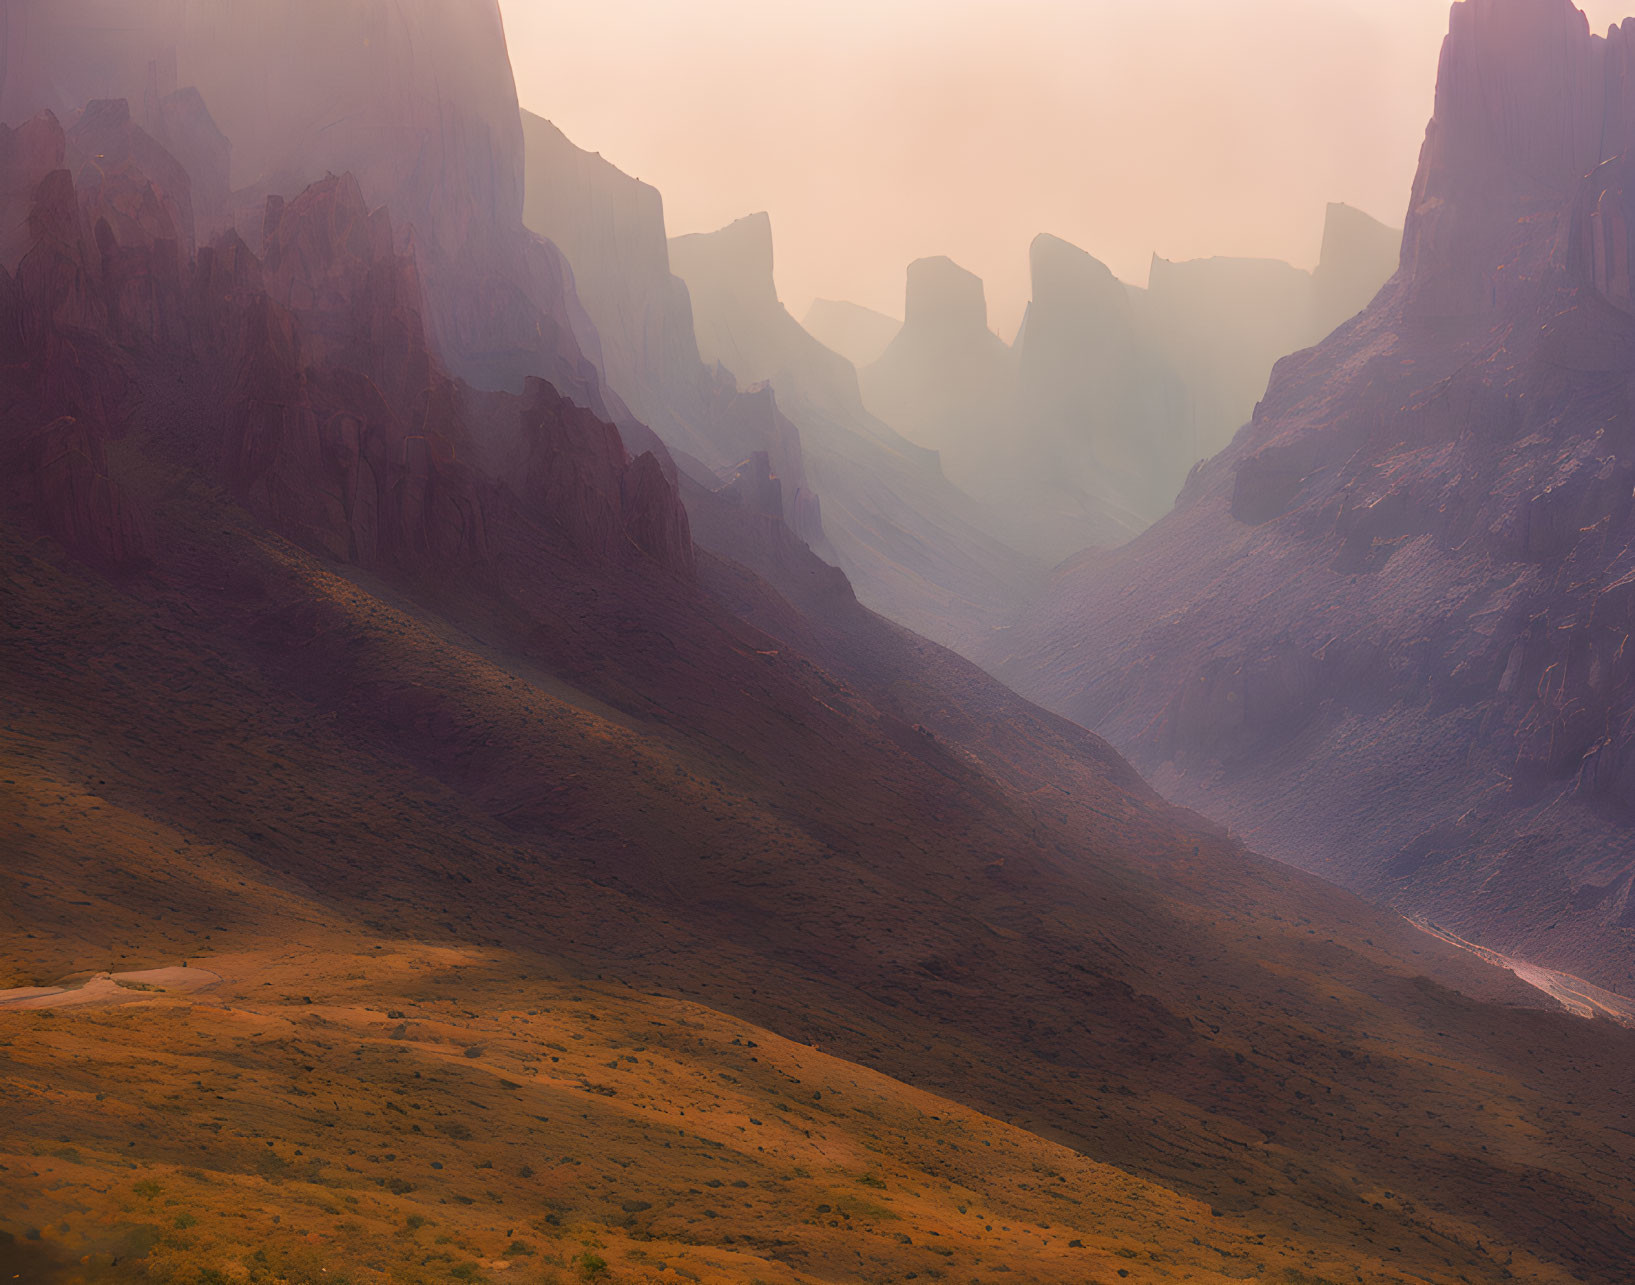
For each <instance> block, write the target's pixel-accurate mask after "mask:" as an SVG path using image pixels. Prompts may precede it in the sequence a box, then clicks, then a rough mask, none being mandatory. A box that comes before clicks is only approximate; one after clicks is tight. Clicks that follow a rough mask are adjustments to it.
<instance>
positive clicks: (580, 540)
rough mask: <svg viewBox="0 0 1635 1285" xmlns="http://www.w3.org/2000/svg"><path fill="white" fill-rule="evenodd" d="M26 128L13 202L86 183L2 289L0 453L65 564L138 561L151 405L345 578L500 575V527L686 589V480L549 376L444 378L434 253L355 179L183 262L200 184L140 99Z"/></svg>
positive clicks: (42, 210)
mask: <svg viewBox="0 0 1635 1285" xmlns="http://www.w3.org/2000/svg"><path fill="white" fill-rule="evenodd" d="M20 134H21V136H23V137H26V138H27V139H28V140H30V146H27V147H19V146H13V147H12V148H11V149H10V151H9V154H8V155H7V156H5V157H0V160H3V161H5V168H4V169H3V170H0V190H5V191H8V192H10V191H16V190H21V189H23V188H25V187H26V185H27V182H28V180H29V179H30V178H32V177H33V175H34V173H35V172H37V171H38V170H39V168H40V167H41V166H40V159H39V158H41V157H45V158H46V159H47V160H48V161H49V160H52V159H55V158H56V157H58V156H59V155H60V156H63V157H64V158H65V159H66V160H67V162H68V163H69V164H73V165H76V166H77V167H78V169H77V171H71V170H69V169H55V170H50V171H48V172H46V173H45V174H44V176H43V177H42V178H40V179H39V181H38V183H37V184H36V188H35V192H34V198H33V208H32V210H31V212H30V214H29V218H28V224H27V226H28V230H29V235H30V238H31V244H30V245H29V247H28V249H27V251H26V252H25V253H24V254H23V256H22V258H21V262H20V264H19V267H18V273H17V276H16V278H15V280H14V279H13V278H12V277H11V276H10V275H9V274H5V275H4V276H0V359H3V360H4V361H5V363H6V366H7V369H8V372H9V373H10V374H11V375H12V376H13V379H12V383H13V384H14V392H15V396H13V397H12V398H11V399H10V400H9V401H8V405H7V406H6V408H5V410H4V420H5V422H4V426H3V432H0V445H3V451H4V456H5V458H6V460H7V461H8V463H9V465H10V471H11V484H12V485H13V486H14V487H16V488H21V491H22V492H24V493H26V497H25V498H27V500H28V501H29V503H30V505H31V506H32V509H33V511H34V512H35V513H36V515H37V518H38V521H39V524H40V526H41V527H42V528H43V529H44V530H45V531H47V532H48V533H50V534H51V535H52V536H53V537H55V538H56V539H57V541H58V542H59V543H60V544H62V545H63V546H64V547H65V548H67V549H68V550H69V551H71V552H73V553H74V554H76V555H77V556H80V557H82V558H84V559H85V560H86V561H89V562H93V563H97V564H100V565H103V566H104V567H106V568H108V569H110V570H116V571H127V570H131V569H133V568H135V567H136V566H138V565H139V564H140V563H141V562H142V560H143V557H144V551H145V549H146V548H147V545H148V542H149V541H148V536H147V532H146V523H145V521H144V519H143V516H142V514H141V513H140V511H139V510H138V508H137V507H136V506H135V505H133V504H132V503H131V502H130V501H129V500H128V499H127V498H126V495H125V493H124V491H123V490H122V489H121V486H120V484H119V482H118V480H117V479H116V477H115V476H113V473H112V470H111V469H110V466H109V459H110V444H111V443H113V442H115V441H116V440H118V439H119V438H121V437H122V436H123V435H124V434H125V432H126V425H127V422H128V418H129V412H130V409H131V407H132V406H133V405H134V404H136V403H139V402H142V401H144V400H145V401H149V402H151V401H152V400H153V399H154V398H161V399H163V401H164V402H165V403H166V404H174V410H175V417H176V420H177V427H176V429H175V432H176V434H177V435H178V436H179V438H180V439H182V440H184V441H186V442H187V447H188V449H191V450H193V451H194V452H196V453H197V454H198V455H199V457H200V458H201V459H202V460H203V461H205V462H206V466H207V467H209V468H211V469H212V470H214V471H215V472H216V474H217V475H218V476H219V477H220V478H221V479H222V481H223V482H225V484H226V485H227V487H228V488H229V489H230V490H231V491H232V493H233V494H234V495H235V496H237V497H238V498H239V499H240V500H241V501H242V502H243V503H244V504H245V506H246V507H248V508H249V509H250V510H251V511H252V512H254V513H255V514H257V515H258V516H260V517H261V518H262V519H263V520H265V521H266V522H268V523H269V524H270V525H271V526H272V527H274V528H275V529H277V530H279V531H281V532H283V533H284V534H286V535H288V536H290V537H291V538H293V539H295V540H297V541H298V542H300V543H301V544H303V545H306V546H307V547H309V548H312V549H316V550H320V551H322V552H323V553H325V554H327V555H329V556H331V557H333V558H336V559H340V560H343V561H347V562H352V563H355V564H357V565H359V566H363V567H367V568H371V569H376V570H383V571H391V572H394V573H398V574H403V575H408V576H424V575H426V574H428V573H429V572H431V571H433V570H434V569H437V568H453V567H460V568H463V569H464V571H465V573H466V574H468V575H470V574H476V575H491V574H494V567H493V565H492V550H491V548H490V540H489V532H490V530H491V529H492V528H494V527H495V526H496V525H505V524H510V525H515V524H516V523H518V522H522V523H526V524H529V525H530V526H532V527H535V528H541V529H548V530H549V531H551V532H554V533H555V535H554V536H553V537H552V538H554V539H557V540H559V541H560V542H562V543H563V544H564V545H565V546H566V547H568V548H570V549H572V550H573V551H574V554H575V556H579V557H582V558H587V559H590V560H591V561H592V562H595V563H607V564H625V563H628V562H630V561H631V560H632V559H650V560H651V561H653V562H654V563H656V564H658V565H659V566H662V567H664V568H665V569H666V570H667V571H669V572H670V573H672V574H676V575H679V576H682V577H687V576H690V575H691V573H692V566H693V550H692V541H691V537H690V535H689V528H688V524H687V518H686V514H685V511H684V510H683V508H682V506H681V502H680V499H679V496H678V494H677V491H676V479H675V474H674V468H673V466H671V465H670V464H669V463H668V461H667V460H661V459H659V458H657V457H656V456H654V455H652V454H650V453H649V454H643V455H641V456H640V457H639V458H637V459H634V460H632V459H631V458H630V456H629V454H628V452H627V451H626V449H625V447H624V444H623V441H622V440H621V438H620V435H619V432H618V430H617V429H616V428H614V427H613V426H612V425H611V424H609V423H607V422H605V421H604V420H602V419H600V418H598V417H597V416H596V415H595V414H594V413H593V412H591V411H589V410H587V409H584V408H583V407H580V406H578V405H576V404H574V403H573V402H572V401H570V400H569V399H567V398H566V397H564V396H563V395H562V394H561V393H560V392H558V391H557V390H556V389H554V388H552V387H551V386H550V385H549V384H547V383H545V382H544V381H542V380H535V381H531V382H530V384H529V385H528V387H527V388H526V390H525V392H524V394H523V395H521V396H512V395H509V394H505V393H478V392H475V391H473V390H471V389H470V388H469V387H467V386H465V385H463V384H461V383H459V382H457V381H456V380H454V379H453V378H451V377H450V376H449V375H447V374H446V373H445V372H444V370H443V367H442V364H441V362H440V360H439V359H438V357H437V356H436V355H435V354H434V352H433V350H432V345H431V342H430V339H429V337H428V335H427V330H426V324H425V315H426V306H425V297H424V292H423V289H422V284H421V276H420V272H419V267H418V264H417V262H416V259H415V256H414V255H413V254H412V253H410V252H405V251H402V250H400V249H399V248H398V244H399V242H398V238H397V236H396V235H395V234H394V228H393V221H392V218H391V216H390V214H389V212H388V211H387V210H385V209H384V208H379V207H376V208H371V207H370V206H369V204H368V202H367V201H366V199H365V196H364V193H363V189H362V186H361V184H360V183H359V182H358V180H357V178H356V177H355V176H354V175H352V174H350V173H345V174H341V175H338V176H331V177H328V178H326V179H324V180H322V181H320V182H319V183H316V184H314V185H313V186H311V187H309V188H308V189H306V190H305V191H304V192H302V193H300V194H299V195H298V196H297V197H296V198H295V199H293V200H291V201H289V202H285V201H284V200H283V199H281V198H279V197H271V198H269V199H268V201H267V203H266V209H265V211H264V214H263V218H262V225H261V228H260V237H259V239H260V242H261V252H260V254H257V253H256V252H254V251H252V250H251V248H250V247H249V246H248V245H247V244H246V243H245V241H244V240H243V238H241V237H240V236H239V235H238V234H237V233H236V232H234V231H227V232H225V233H223V234H222V235H221V236H220V237H218V238H217V239H216V241H215V243H214V244H212V245H210V246H206V247H204V248H202V249H200V250H199V251H198V252H197V254H196V255H192V256H187V255H184V253H183V247H184V246H186V245H187V244H188V240H189V238H190V236H191V233H192V226H193V225H192V222H191V205H190V182H189V178H188V175H187V173H186V171H185V170H184V169H183V168H182V167H181V165H180V163H179V162H178V161H176V160H175V158H173V157H172V156H170V154H169V153H168V152H167V151H165V149H164V148H162V147H161V146H160V145H159V144H158V143H157V142H156V141H155V140H154V139H153V138H152V137H151V136H150V135H148V134H147V133H146V132H145V131H143V130H142V129H141V128H140V127H138V126H137V125H135V124H134V123H133V122H132V120H131V117H130V113H129V110H128V107H127V105H126V104H125V103H123V102H118V101H115V102H97V103H93V104H91V105H90V106H89V107H88V108H86V109H85V110H84V111H82V112H78V113H76V114H75V115H74V117H73V122H72V124H71V126H70V128H69V129H68V131H67V132H66V135H65V134H64V132H63V131H62V130H61V128H60V126H59V125H58V124H57V122H56V121H55V118H53V117H51V116H49V115H45V116H42V117H40V118H38V119H37V120H36V121H34V122H32V123H31V124H30V125H29V126H28V127H26V129H25V130H24V131H20ZM18 137H19V135H12V136H10V138H9V139H8V141H11V142H13V143H15V141H16V139H17V138H18ZM76 173H77V176H78V179H79V182H78V183H76ZM3 272H4V269H3V268H0V273H3ZM178 387H179V388H181V389H184V390H186V389H192V390H193V391H192V392H191V393H190V394H189V393H178V392H175V391H174V389H175V388H178Z"/></svg>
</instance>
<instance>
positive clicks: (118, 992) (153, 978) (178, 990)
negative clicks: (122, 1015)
mask: <svg viewBox="0 0 1635 1285" xmlns="http://www.w3.org/2000/svg"><path fill="white" fill-rule="evenodd" d="M220 981H221V975H220V974H219V973H213V972H211V971H210V970H209V969H208V968H188V967H186V966H183V967H181V968H148V969H143V970H141V971H139V972H134V973H98V974H97V975H96V976H95V977H93V978H91V979H90V980H89V981H87V982H85V983H84V984H82V985H80V986H21V987H18V988H17V989H15V990H8V991H0V1010H4V1009H33V1008H68V1007H72V1006H75V1005H81V1004H133V1003H136V1002H137V1001H139V1000H143V999H146V998H148V997H149V996H151V995H154V994H184V995H190V994H193V993H194V992H196V991H202V990H206V989H208V988H209V987H211V986H214V985H216V984H217V983H218V982H220Z"/></svg>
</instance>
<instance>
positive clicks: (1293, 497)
mask: <svg viewBox="0 0 1635 1285" xmlns="http://www.w3.org/2000/svg"><path fill="white" fill-rule="evenodd" d="M1632 37H1635V25H1631V24H1626V25H1625V26H1624V27H1622V28H1615V29H1613V30H1612V31H1611V32H1610V33H1609V35H1608V36H1607V37H1606V38H1604V39H1603V38H1601V37H1596V36H1592V35H1591V33H1590V31H1589V28H1588V24H1587V23H1586V21H1585V19H1584V16H1583V15H1582V14H1581V13H1579V12H1578V11H1577V10H1576V9H1574V8H1573V7H1572V6H1571V5H1569V4H1567V3H1565V0H1468V2H1467V3H1463V4H1459V5H1456V6H1455V7H1454V10H1453V25H1452V29H1451V31H1450V34H1449V36H1448V40H1447V43H1446V45H1445V47H1444V50H1443V55H1442V65H1441V74H1440V78H1439V84H1438V90H1437V102H1436V114H1435V117H1434V118H1433V120H1432V122H1431V125H1430V128H1429V131H1428V133H1427V135H1426V142H1425V148H1424V152H1423V155H1422V158H1421V164H1420V170H1419V175H1418V178H1417V180H1416V182H1415V186H1414V192H1413V199H1412V206H1411V210H1410V218H1409V222H1408V229H1407V233H1406V237H1405V243H1404V249H1403V258H1402V263H1403V268H1402V272H1401V274H1400V275H1399V276H1398V277H1397V278H1396V279H1394V280H1393V282H1392V283H1391V284H1390V285H1389V286H1388V287H1387V289H1386V290H1385V291H1384V292H1382V293H1381V295H1380V296H1379V298H1378V299H1377V300H1376V301H1375V302H1374V304H1373V305H1372V306H1371V307H1370V308H1369V309H1368V311H1367V312H1366V313H1364V314H1363V315H1362V316H1361V317H1360V318H1358V319H1357V320H1355V321H1353V322H1351V323H1349V324H1347V325H1345V326H1343V327H1342V328H1341V329H1340V330H1339V331H1337V332H1336V333H1335V334H1334V335H1333V336H1332V337H1331V338H1330V339H1329V340H1327V341H1326V342H1325V343H1324V344H1323V345H1322V346H1320V347H1319V348H1317V349H1315V350H1313V351H1310V352H1304V353H1301V354H1298V355H1296V356H1294V357H1291V358H1289V359H1287V360H1286V361H1284V362H1282V363H1280V365H1279V366H1278V368H1277V371H1276V373H1275V375H1274V376H1273V379H1272V382H1271V386H1270V388H1269V390H1268V391H1267V393H1266V395H1265V398H1264V400H1263V401H1262V403H1261V405H1260V408H1259V410H1258V411H1257V413H1256V416H1255V420H1254V423H1253V424H1252V425H1251V426H1250V427H1249V428H1247V429H1246V430H1245V431H1244V432H1243V433H1242V434H1241V435H1240V436H1239V437H1238V438H1237V439H1236V440H1235V441H1234V442H1233V444H1232V446H1231V447H1230V449H1228V450H1227V451H1226V452H1225V453H1223V454H1222V455H1221V456H1219V457H1218V458H1217V459H1215V460H1214V461H1212V462H1211V463H1210V464H1209V465H1208V466H1207V467H1206V468H1205V469H1203V470H1202V471H1201V472H1200V473H1199V474H1198V476H1196V477H1195V478H1194V480H1193V481H1192V482H1191V483H1190V484H1189V485H1188V488H1187V490H1186V492H1185V493H1184V495H1183V497H1182V500H1181V503H1180V505H1179V507H1178V509H1177V512H1176V513H1175V514H1173V515H1172V516H1171V517H1169V518H1167V519H1166V520H1165V521H1163V522H1162V523H1160V524H1159V525H1158V526H1157V527H1155V528H1154V529H1153V530H1151V531H1150V532H1148V533H1147V534H1146V535H1144V536H1143V537H1142V538H1141V539H1139V540H1137V541H1136V542H1135V543H1133V544H1132V545H1131V546H1129V547H1128V548H1127V549H1125V550H1121V551H1120V552H1119V553H1117V554H1116V555H1110V556H1105V557H1096V558H1086V559H1083V560H1081V561H1079V562H1078V563H1076V564H1074V565H1071V566H1069V567H1066V568H1064V569H1063V570H1062V571H1061V573H1060V574H1059V575H1058V576H1057V578H1056V580H1055V583H1054V584H1053V585H1052V587H1051V589H1050V590H1049V591H1047V594H1046V596H1045V597H1043V598H1042V599H1041V602H1040V604H1039V605H1038V607H1037V608H1036V609H1035V610H1034V611H1032V612H1031V613H1029V614H1028V615H1027V617H1026V618H1025V620H1024V622H1023V623H1022V625H1021V626H1019V628H1018V629H1017V631H1016V633H1015V634H1014V636H1013V637H1012V638H1011V639H1009V640H1008V641H1006V642H1005V643H1004V644H1003V645H1002V646H1001V647H1000V648H997V649H996V650H995V652H994V653H993V656H994V658H995V659H996V661H997V662H998V663H999V664H1000V665H1001V666H1002V672H1003V673H1005V674H1006V675H1007V676H1009V677H1010V678H1011V680H1012V681H1014V682H1015V683H1016V684H1017V685H1018V687H1019V688H1020V689H1021V690H1023V691H1026V692H1028V693H1031V694H1033V695H1035V696H1037V697H1039V698H1041V699H1043V700H1044V701H1046V702H1047V703H1048V704H1050V705H1051V706H1053V707H1054V708H1056V709H1058V710H1061V711H1063V712H1065V713H1068V714H1071V715H1072V716H1074V717H1076V718H1078V719H1080V720H1081V721H1083V722H1084V723H1085V724H1086V725H1088V726H1093V727H1097V728H1100V729H1102V730H1104V731H1105V732H1106V733H1108V734H1109V735H1110V736H1112V737H1113V738H1114V740H1115V741H1116V742H1117V743H1119V744H1120V745H1122V746H1123V747H1124V748H1125V749H1127V750H1128V751H1129V752H1130V753H1131V754H1132V755H1133V756H1134V757H1135V759H1136V760H1137V761H1138V762H1139V763H1141V764H1143V765H1144V766H1147V767H1149V768H1151V769H1153V770H1154V772H1155V773H1156V780H1157V781H1158V782H1159V783H1160V785H1161V786H1162V788H1164V789H1165V790H1166V791H1168V792H1170V793H1171V794H1172V795H1173V796H1175V797H1178V798H1182V799H1185V800H1187V801H1189V802H1192V803H1194V804H1196V805H1199V806H1203V807H1206V808H1207V809H1209V810H1210V811H1211V812H1212V813H1213V814H1215V815H1219V816H1221V817H1223V818H1225V819H1229V820H1231V821H1232V822H1233V824H1234V825H1238V826H1241V827H1242V828H1243V830H1244V831H1245V833H1246V834H1248V835H1250V836H1251V837H1252V839H1253V841H1254V842H1255V843H1256V844H1257V845H1259V846H1263V847H1265V848H1267V849H1268V850H1270V851H1272V852H1274V853H1276V854H1277V855H1279V856H1283V857H1285V858H1287V859H1289V860H1291V861H1294V862H1297V863H1299V864H1302V865H1305V866H1307V867H1308V868H1312V869H1318V870H1322V871H1324V872H1325V873H1328V874H1331V875H1333V876H1335V877H1338V878H1341V879H1344V880H1346V881H1347V882H1349V883H1351V884H1353V885H1354V886H1357V887H1360V888H1363V889H1366V890H1367V891H1369V892H1370V893H1372V894H1374V895H1377V896H1381V897H1386V898H1389V899H1391V900H1392V901H1393V902H1394V903H1395V904H1397V905H1399V906H1401V907H1403V908H1405V909H1408V910H1411V911H1414V912H1416V913H1420V914H1424V915H1428V916H1432V917H1434V918H1435V919H1437V920H1438V921H1440V922H1442V923H1445V924H1446V925H1448V926H1449V927H1451V928H1453V929H1455V930H1456V931H1457V932H1459V933H1460V934H1462V935H1463V936H1465V937H1467V938H1471V939H1474V940H1476V941H1478V942H1480V943H1482V944H1483V945H1485V946H1488V947H1492V948H1495V949H1498V950H1502V951H1504V952H1505V953H1507V954H1509V955H1512V956H1517V957H1520V958H1524V959H1529V960H1532V961H1534V962H1537V963H1541V964H1551V965H1555V966H1558V967H1565V968H1567V969H1569V970H1572V971H1579V972H1588V973H1590V974H1591V975H1592V976H1593V977H1595V978H1596V979H1598V980H1600V981H1602V982H1604V983H1606V984H1608V985H1611V986H1613V987H1614V988H1615V989H1619V988H1621V989H1624V990H1626V991H1627V990H1628V988H1629V987H1630V985H1631V984H1632V983H1635V866H1632V865H1631V860H1630V855H1629V851H1628V843H1627V838H1628V832H1629V807H1630V804H1631V801H1632V799H1635V795H1632V793H1631V789H1630V782H1631V780H1632V779H1635V777H1632V773H1631V770H1630V764H1631V763H1632V762H1635V754H1632V752H1631V749H1630V744H1631V727H1632V726H1635V723H1632V718H1635V715H1632V712H1631V700H1632V692H1635V685H1632V676H1631V669H1630V663H1631V662H1630V653H1629V649H1628V648H1627V647H1626V645H1625V640H1626V638H1627V636H1628V634H1629V632H1630V631H1631V628H1632V625H1635V620H1632V618H1631V615H1630V612H1631V607H1632V603H1635V599H1631V597H1630V595H1629V592H1628V587H1629V585H1630V584H1632V583H1635V561H1632V559H1635V552H1632V550H1635V543H1632V541H1635V529H1632V527H1631V521H1632V517H1631V506H1630V492H1631V485H1632V483H1635V463H1632V461H1631V450H1632V446H1631V443H1632V442H1635V429H1632V427H1631V424H1632V420H1631V404H1630V398H1629V395H1628V394H1629V389H1628V386H1627V385H1628V378H1627V373H1628V371H1629V369H1630V368H1631V363H1632V361H1635V320H1632V317H1635V305H1632V303H1631V298H1632V293H1631V289H1630V286H1629V277H1628V272H1627V269H1626V267H1625V264H1626V261H1627V259H1628V253H1629V249H1630V246H1629V245H1627V244H1626V242H1628V240H1629V237H1628V227H1629V223H1628V218H1627V215H1626V210H1627V208H1628V207H1627V201H1628V200H1629V196H1628V193H1630V192H1631V190H1635V189H1632V187H1631V184H1630V181H1629V179H1628V174H1629V169H1630V164H1631V163H1630V161H1629V159H1628V156H1629V150H1628V149H1630V148H1631V147H1632V146H1635V123H1632V120H1635V117H1632V116H1631V109H1630V106H1629V104H1630V102H1632V101H1635V99H1631V97H1630V95H1629V93H1628V91H1627V89H1626V88H1625V86H1626V85H1627V84H1628V83H1629V80H1630V77H1631V75H1632V73H1635V39H1632Z"/></svg>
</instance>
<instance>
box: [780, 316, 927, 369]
mask: <svg viewBox="0 0 1635 1285" xmlns="http://www.w3.org/2000/svg"><path fill="white" fill-rule="evenodd" d="M801 326H802V327H803V328H804V329H805V330H806V332H807V334H809V335H811V336H812V337H813V338H814V339H816V340H817V341H818V342H819V343H820V344H822V345H823V346H824V347H825V348H827V349H829V350H830V351H831V352H837V353H839V354H840V355H841V356H842V357H844V358H845V359H846V360H847V361H849V362H851V364H852V365H854V366H856V367H857V368H858V370H862V369H863V367H865V366H870V365H873V364H874V363H875V362H877V361H879V360H880V356H881V354H882V353H884V352H885V350H886V349H887V348H889V347H890V346H891V341H892V340H893V339H895V338H896V337H897V332H898V331H899V330H901V329H902V328H903V323H902V322H900V321H898V320H897V318H895V317H888V316H886V314H885V313H883V312H876V311H875V310H874V309H873V308H865V307H864V306H863V305H862V304H860V303H849V302H847V301H846V300H843V299H814V300H813V301H812V306H811V307H810V308H808V309H807V310H806V316H805V317H803V318H802V319H801Z"/></svg>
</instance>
